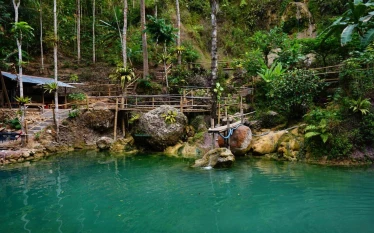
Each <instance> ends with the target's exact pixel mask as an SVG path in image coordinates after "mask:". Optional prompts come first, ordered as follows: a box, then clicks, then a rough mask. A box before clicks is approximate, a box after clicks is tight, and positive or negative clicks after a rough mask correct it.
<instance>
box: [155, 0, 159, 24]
mask: <svg viewBox="0 0 374 233" xmlns="http://www.w3.org/2000/svg"><path fill="white" fill-rule="evenodd" d="M157 14H158V8H157V0H156V1H155V18H156V19H157Z"/></svg>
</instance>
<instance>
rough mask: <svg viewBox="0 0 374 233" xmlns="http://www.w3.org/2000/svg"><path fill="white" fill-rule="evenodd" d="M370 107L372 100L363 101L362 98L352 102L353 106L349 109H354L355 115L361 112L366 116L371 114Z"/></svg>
mask: <svg viewBox="0 0 374 233" xmlns="http://www.w3.org/2000/svg"><path fill="white" fill-rule="evenodd" d="M370 107H371V103H370V100H369V99H361V97H360V98H358V99H357V100H351V106H350V107H349V109H352V111H353V112H354V113H356V112H360V113H361V114H362V115H366V114H367V113H369V109H370Z"/></svg>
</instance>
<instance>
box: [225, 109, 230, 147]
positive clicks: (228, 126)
mask: <svg viewBox="0 0 374 233" xmlns="http://www.w3.org/2000/svg"><path fill="white" fill-rule="evenodd" d="M226 119H227V122H226V123H227V131H226V132H227V133H226V137H227V136H228V135H229V134H230V120H229V118H228V116H226ZM226 143H227V149H229V150H230V137H228V138H227V139H226Z"/></svg>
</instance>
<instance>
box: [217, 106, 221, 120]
mask: <svg viewBox="0 0 374 233" xmlns="http://www.w3.org/2000/svg"><path fill="white" fill-rule="evenodd" d="M220 122H221V103H220V102H219V101H218V122H217V125H220Z"/></svg>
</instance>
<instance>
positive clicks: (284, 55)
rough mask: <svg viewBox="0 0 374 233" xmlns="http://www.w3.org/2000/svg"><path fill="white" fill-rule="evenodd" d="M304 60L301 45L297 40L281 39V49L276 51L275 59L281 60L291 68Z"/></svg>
mask: <svg viewBox="0 0 374 233" xmlns="http://www.w3.org/2000/svg"><path fill="white" fill-rule="evenodd" d="M304 60H305V56H304V54H303V45H302V44H301V43H300V42H299V40H290V39H286V40H284V41H283V44H282V45H281V51H280V52H278V58H276V61H278V62H281V63H282V64H283V65H284V66H285V67H289V68H293V67H296V65H297V64H298V63H299V62H301V61H304Z"/></svg>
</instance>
